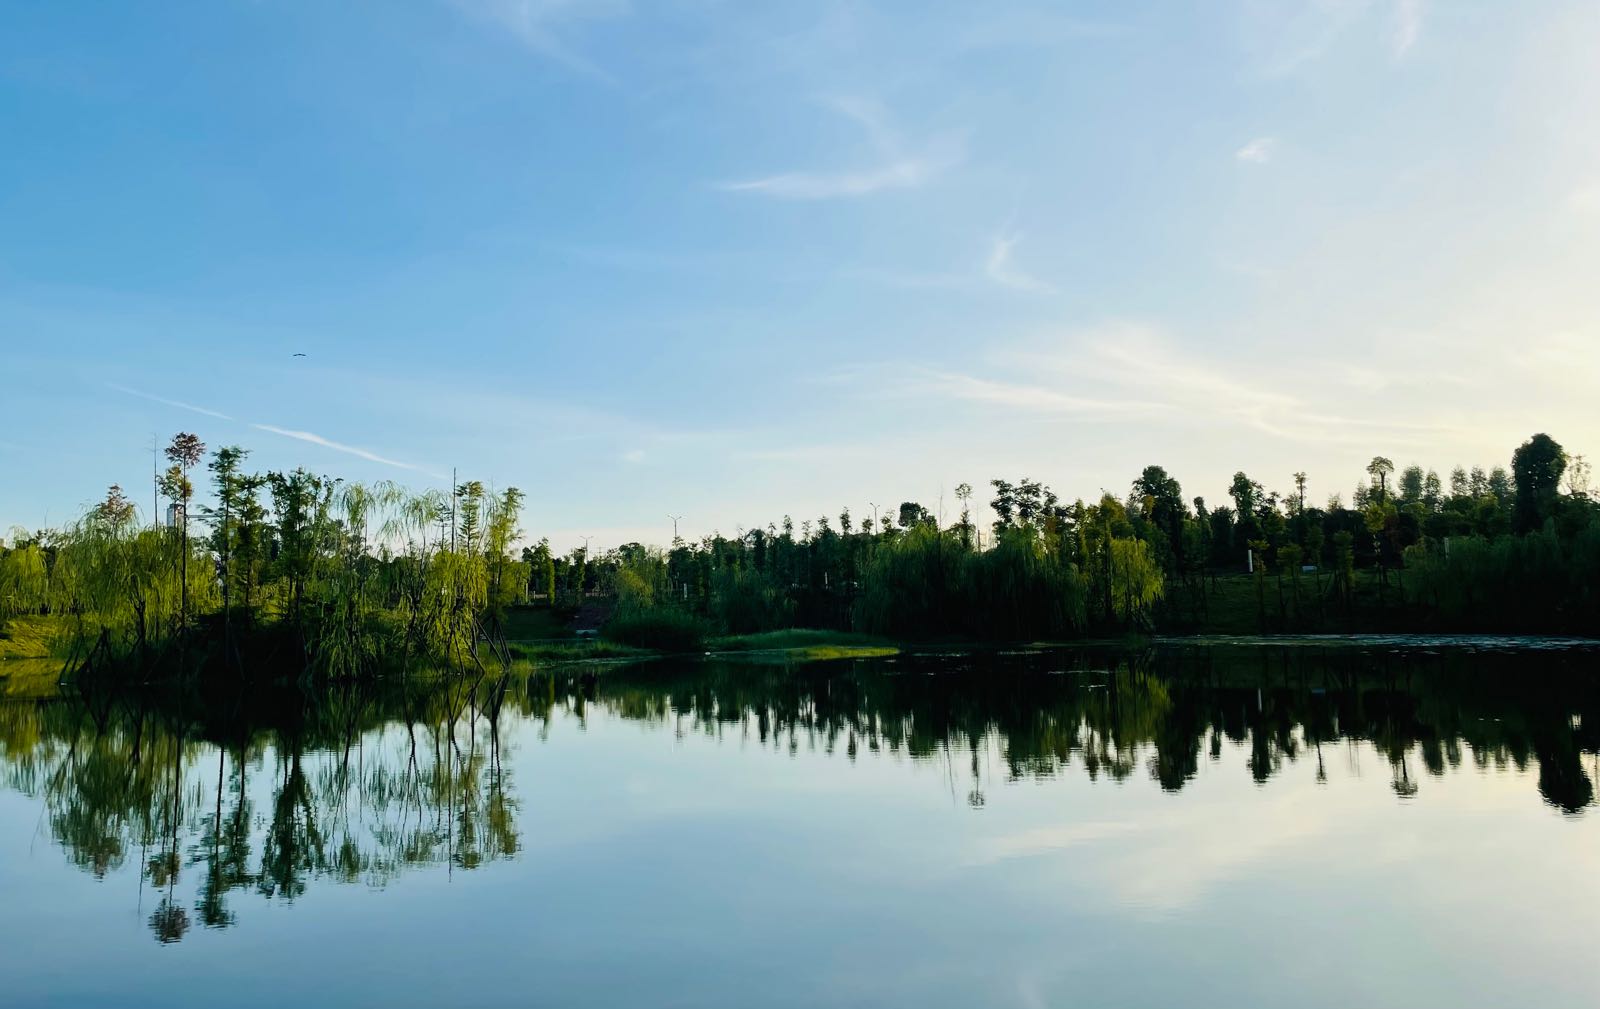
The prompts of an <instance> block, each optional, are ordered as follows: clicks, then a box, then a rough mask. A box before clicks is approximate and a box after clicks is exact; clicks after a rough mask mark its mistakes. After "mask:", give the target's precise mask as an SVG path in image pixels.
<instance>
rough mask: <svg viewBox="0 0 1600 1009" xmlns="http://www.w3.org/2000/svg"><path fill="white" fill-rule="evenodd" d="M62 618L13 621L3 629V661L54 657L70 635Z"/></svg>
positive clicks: (0, 644)
mask: <svg viewBox="0 0 1600 1009" xmlns="http://www.w3.org/2000/svg"><path fill="white" fill-rule="evenodd" d="M68 629H69V628H68V624H67V621H66V620H64V619H63V618H61V617H39V616H26V617H12V618H11V619H10V620H8V621H6V622H5V623H4V624H3V625H0V661H11V660H13V659H46V658H50V657H52V656H54V655H55V654H56V652H57V651H58V650H59V646H60V645H62V644H64V643H65V641H66V638H67V634H68Z"/></svg>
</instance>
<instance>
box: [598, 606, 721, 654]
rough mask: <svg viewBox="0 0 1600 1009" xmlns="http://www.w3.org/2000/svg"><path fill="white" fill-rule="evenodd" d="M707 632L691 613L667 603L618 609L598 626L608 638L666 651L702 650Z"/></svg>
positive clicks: (637, 646)
mask: <svg viewBox="0 0 1600 1009" xmlns="http://www.w3.org/2000/svg"><path fill="white" fill-rule="evenodd" d="M708 631H709V629H708V628H707V627H706V624H705V622H704V621H703V620H701V619H700V618H699V617H697V616H695V615H694V614H692V613H685V612H684V611H683V610H679V609H674V608H672V607H666V606H657V607H653V608H651V609H637V610H629V611H627V612H619V613H618V614H617V615H616V616H613V617H612V618H611V619H610V620H608V621H606V624H605V626H604V627H602V628H600V633H601V635H602V636H604V637H605V638H607V639H608V640H611V641H615V642H618V643H620V644H624V645H633V646H634V647H636V648H655V649H659V650H661V651H668V652H697V651H701V650H703V649H704V648H705V640H706V636H707V634H708Z"/></svg>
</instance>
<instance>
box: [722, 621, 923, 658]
mask: <svg viewBox="0 0 1600 1009" xmlns="http://www.w3.org/2000/svg"><path fill="white" fill-rule="evenodd" d="M708 647H709V649H710V650H711V651H712V652H715V653H718V654H736V653H749V652H781V653H784V654H785V655H788V656H790V657H793V658H797V659H802V660H805V661H826V660H829V659H870V658H881V657H883V656H888V655H898V654H899V653H900V647H899V645H897V644H896V643H895V642H893V641H889V640H887V639H885V638H878V637H873V636H872V635H870V634H852V633H850V632H847V631H819V630H809V629H806V628H791V629H788V630H782V631H766V632H764V633H761V634H732V635H728V636H726V637H720V638H713V639H712V640H711V641H710V642H709V644H708Z"/></svg>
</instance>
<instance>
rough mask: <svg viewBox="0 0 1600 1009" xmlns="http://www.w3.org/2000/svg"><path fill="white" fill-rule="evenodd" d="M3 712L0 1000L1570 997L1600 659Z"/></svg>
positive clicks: (1578, 990) (1465, 651) (946, 659)
mask: <svg viewBox="0 0 1600 1009" xmlns="http://www.w3.org/2000/svg"><path fill="white" fill-rule="evenodd" d="M1529 644H1530V643H1527V642H1515V641H1475V640H1472V639H1465V640H1459V641H1454V642H1448V643H1443V644H1441V643H1438V642H1428V643H1425V645H1424V644H1419V643H1418V642H1413V641H1405V640H1389V639H1372V640H1367V641H1361V642H1356V643H1343V644H1335V643H1332V642H1327V641H1321V640H1315V639H1303V640H1298V641H1292V642H1272V643H1259V642H1255V643H1252V642H1242V643H1241V642H1212V643H1205V644H1195V643H1183V642H1168V643H1162V644H1160V645H1158V646H1154V647H1151V648H1148V649H1143V650H1139V651H1125V650H1107V651H1095V650H1083V651H1049V652H1039V653H1026V652H1017V653H1005V652H998V653H985V654H944V655H924V656H902V657H898V658H894V659H883V660H872V661H841V662H827V663H813V664H809V665H793V664H788V663H785V662H783V661H781V660H778V659H776V658H773V659H769V660H766V661H763V660H761V659H759V658H757V659H755V660H741V661H727V660H721V659H711V658H707V659H704V660H673V661H663V662H658V663H650V664H642V665H632V666H626V665H614V666H607V667H604V668H602V669H600V670H599V671H597V672H593V671H588V670H578V671H572V672H562V673H559V674H556V675H548V676H536V677H532V678H529V679H527V680H519V681H514V682H508V683H507V684H506V685H505V688H504V692H503V693H502V694H497V695H493V696H494V700H493V702H492V703H490V704H489V705H488V707H487V708H485V707H479V706H476V705H473V704H469V703H466V701H465V699H464V698H465V695H464V694H462V693H461V692H460V691H458V690H455V689H453V687H452V685H451V684H449V683H444V684H434V683H426V684H424V683H415V682H413V683H406V682H399V683H393V682H385V683H379V684H363V685H347V686H344V687H341V688H339V689H337V690H335V691H333V692H332V693H331V694H330V695H328V696H324V697H319V698H318V700H317V702H316V703H315V704H312V703H309V702H308V701H307V700H306V699H305V698H304V697H303V696H301V695H300V694H298V693H297V692H296V691H295V690H293V689H283V690H278V691H275V692H271V693H266V694H255V695H249V696H242V695H227V694H221V693H211V694H207V695H203V696H202V695H195V694H186V693H181V692H139V693H123V694H114V695H113V694H106V693H103V692H100V693H95V692H82V691H72V692H70V696H63V697H60V698H54V699H34V700H26V701H20V700H13V701H9V702H0V895H3V903H0V1004H4V1005H6V1006H16V1007H22V1006H29V1007H31V1006H63V1007H68V1006H70V1007H97V1006H107V1007H110V1006H116V1007H132V1006H163V1007H173V1006H208V1007H210V1006H216V1005H228V1006H262V1007H268V1006H270V1007H274V1009H276V1007H280V1006H285V1005H301V1006H310V1005H340V1006H363V1005H371V1006H385V1007H394V1006H430V1007H431V1006H685V1007H689V1006H695V1007H701V1006H726V1007H749V1006H785V1007H788V1006H793V1007H802V1006H803V1007H815V1006H919V1007H925V1006H950V1007H958V1006H959V1007H972V1006H1018V1007H1034V1006H1061V1005H1088V1006H1097V1005H1116V1006H1152V1007H1154V1006H1162V1007H1170V1006H1219V1007H1221V1006H1227V1007H1230V1009H1238V1007H1250V1006H1281V1005H1285V1004H1293V1005H1297V1006H1329V1007H1340V1009H1345V1007H1349V1006H1353V1005H1357V1006H1364V1007H1375V1006H1452V1007H1468V1006H1506V1005H1538V1006H1574V1007H1575V1006H1592V1005H1594V1004H1595V1000H1596V993H1597V992H1600V958H1597V957H1596V956H1595V935H1596V934H1597V927H1600V809H1597V807H1596V804H1595V792H1594V787H1595V781H1596V778H1597V775H1600V758H1597V756H1596V753H1597V749H1600V652H1597V651H1595V650H1593V649H1591V648H1588V647H1584V646H1582V645H1581V644H1575V643H1563V642H1550V643H1544V645H1545V646H1544V647H1528V645H1529Z"/></svg>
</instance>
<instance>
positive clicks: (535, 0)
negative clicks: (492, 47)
mask: <svg viewBox="0 0 1600 1009" xmlns="http://www.w3.org/2000/svg"><path fill="white" fill-rule="evenodd" d="M455 4H456V6H457V7H459V8H460V9H462V10H464V11H466V12H467V13H468V14H471V15H472V16H474V17H477V18H478V19H480V20H483V21H487V22H489V23H491V24H494V25H498V26H499V27H500V28H503V29H504V30H506V31H508V32H510V33H511V34H512V35H513V36H514V37H515V38H516V39H517V40H518V41H519V42H521V43H522V44H523V45H524V46H526V47H527V48H528V49H530V50H532V51H533V52H535V53H537V54H539V55H540V56H543V57H544V58H546V59H548V60H550V61H551V62H553V63H556V64H559V65H560V66H562V67H565V68H566V69H568V70H570V71H572V72H573V73H576V74H579V75H581V76H584V77H589V78H592V79H594V80H598V81H603V82H605V83H607V84H615V83H616V79H615V78H614V77H613V76H612V75H611V74H610V73H608V72H607V71H606V70H605V69H604V68H602V67H601V66H600V65H599V64H597V63H595V62H593V61H592V60H590V59H588V58H587V57H585V56H583V55H582V54H580V53H578V52H577V51H576V50H574V49H573V48H572V47H571V46H570V45H569V44H568V43H567V42H566V41H565V40H564V38H563V37H562V36H563V34H564V33H565V31H566V30H567V29H568V28H569V27H570V25H571V24H572V23H574V22H577V21H584V20H588V21H595V20H603V19H608V18H615V17H621V16H622V15H625V14H627V13H628V12H629V10H630V8H629V5H628V4H627V3H626V2H625V0H455Z"/></svg>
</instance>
